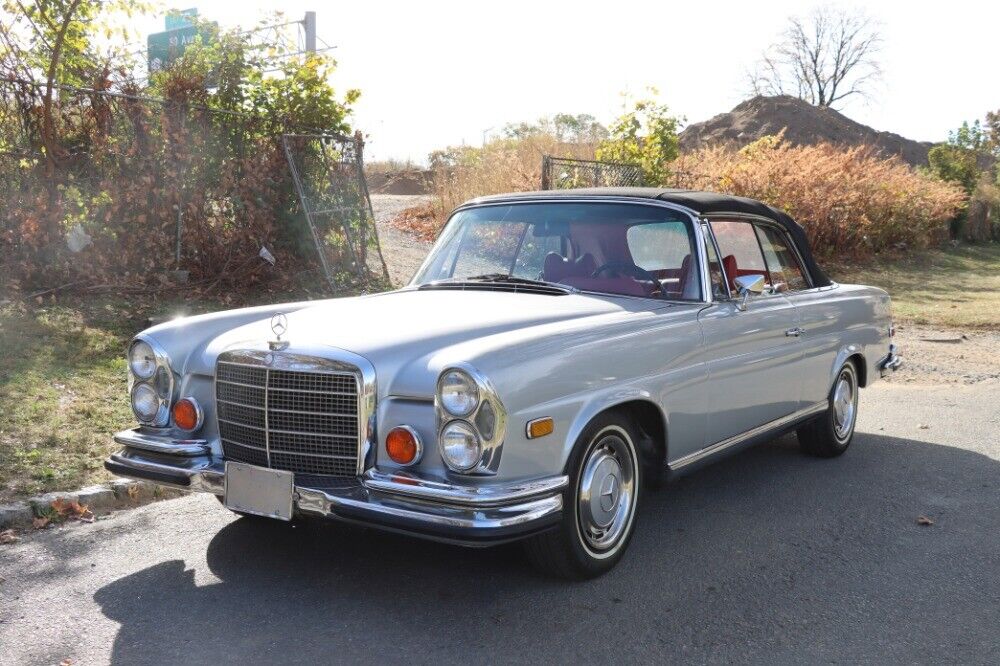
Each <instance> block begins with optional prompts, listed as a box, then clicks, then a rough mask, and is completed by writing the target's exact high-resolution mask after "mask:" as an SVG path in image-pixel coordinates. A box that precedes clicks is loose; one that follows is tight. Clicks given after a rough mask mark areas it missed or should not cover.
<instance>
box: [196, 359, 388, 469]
mask: <svg viewBox="0 0 1000 666" xmlns="http://www.w3.org/2000/svg"><path fill="white" fill-rule="evenodd" d="M223 357H225V358H223ZM230 359H237V360H236V361H235V362H234V361H233V360H230ZM220 361H222V362H225V363H230V364H233V365H246V366H248V367H253V368H264V369H267V370H290V371H296V372H316V373H324V372H327V373H351V374H353V375H354V376H355V377H356V379H357V382H358V409H357V414H358V416H357V419H358V463H357V475H358V476H361V475H362V474H364V473H365V472H366V471H367V470H368V469H370V468H372V467H374V466H375V455H376V450H377V448H378V432H377V428H376V426H377V424H376V416H377V414H376V408H377V402H376V398H377V393H376V389H377V384H376V377H375V366H373V365H372V364H371V363H370V362H369V361H368V359H366V358H365V357H363V356H360V355H358V354H354V353H352V352H349V351H347V350H344V349H332V350H331V352H330V353H329V355H328V356H312V355H309V354H299V353H294V352H285V351H269V350H263V349H246V348H236V349H227V350H225V351H223V352H222V353H220V354H219V355H218V356H217V357H216V359H215V367H216V370H215V372H214V374H213V376H212V395H213V398H214V397H215V396H218V395H219V391H218V376H219V373H218V370H217V368H218V364H219V362H220ZM265 414H266V411H265ZM215 419H216V424H215V426H216V429H217V430H218V428H219V424H218V419H219V410H218V409H216V410H215ZM266 427H267V426H266V425H265V428H266ZM265 432H266V431H265ZM268 465H270V451H268Z"/></svg>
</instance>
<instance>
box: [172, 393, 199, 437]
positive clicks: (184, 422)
mask: <svg viewBox="0 0 1000 666" xmlns="http://www.w3.org/2000/svg"><path fill="white" fill-rule="evenodd" d="M171 414H172V416H173V417H174V425H175V426H177V427H178V428H180V429H181V430H197V429H198V428H199V427H200V426H201V409H200V408H199V407H198V403H197V402H195V401H194V398H181V399H180V400H178V401H177V402H176V403H174V408H173V411H172V412H171Z"/></svg>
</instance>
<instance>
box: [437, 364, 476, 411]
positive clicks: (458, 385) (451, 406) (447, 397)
mask: <svg viewBox="0 0 1000 666" xmlns="http://www.w3.org/2000/svg"><path fill="white" fill-rule="evenodd" d="M437 395H438V399H439V400H440V401H441V408H442V409H444V410H445V411H446V412H448V413H449V414H451V415H452V416H454V417H455V418H465V417H467V416H469V415H470V414H472V412H474V411H475V410H476V409H477V408H478V407H479V386H478V385H477V384H476V380H475V379H473V378H472V377H471V376H470V375H469V373H468V372H465V371H464V370H460V369H458V368H452V369H451V370H448V371H446V372H442V373H441V376H440V377H438V384H437ZM461 403H464V404H466V405H467V406H466V407H464V408H463V407H462V406H461Z"/></svg>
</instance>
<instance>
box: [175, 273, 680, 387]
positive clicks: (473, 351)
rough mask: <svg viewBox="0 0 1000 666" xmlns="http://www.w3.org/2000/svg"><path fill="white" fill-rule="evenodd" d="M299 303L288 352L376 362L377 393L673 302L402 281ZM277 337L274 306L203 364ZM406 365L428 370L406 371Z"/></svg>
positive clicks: (211, 349) (224, 340) (221, 340)
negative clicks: (338, 352)
mask: <svg viewBox="0 0 1000 666" xmlns="http://www.w3.org/2000/svg"><path fill="white" fill-rule="evenodd" d="M297 307H300V308H301V309H298V310H295V311H292V312H289V313H288V314H287V315H286V316H287V320H288V328H287V332H286V333H285V334H284V335H283V337H282V339H283V340H286V341H288V343H289V347H288V351H289V352H297V353H305V354H314V355H319V356H323V355H324V354H325V353H331V352H332V351H333V350H335V349H343V350H347V351H350V352H353V353H355V354H359V355H361V356H364V357H365V358H366V359H368V360H369V361H370V362H371V363H372V364H373V365H374V366H375V368H376V374H377V376H378V379H379V383H380V386H379V393H383V394H384V393H387V392H393V393H396V394H399V395H406V394H410V392H411V391H418V392H419V394H421V395H422V394H423V393H425V392H426V391H427V390H428V387H427V386H426V384H427V381H426V376H429V375H433V376H434V377H435V378H436V375H437V372H438V371H439V370H440V369H441V368H442V367H443V366H444V365H446V364H447V363H454V362H458V361H468V362H473V363H475V359H476V358H477V357H480V356H482V355H484V354H487V353H489V352H490V351H495V350H497V349H499V348H505V349H507V348H509V347H510V346H512V345H516V344H517V343H518V342H524V341H528V340H537V339H538V337H540V336H545V337H549V336H558V335H559V334H561V333H567V332H569V331H570V330H588V331H592V330H593V329H594V328H595V327H603V326H609V325H614V324H616V323H621V322H622V321H623V320H625V319H628V318H630V317H633V316H636V315H638V314H640V313H643V312H646V313H649V312H651V311H656V310H662V309H663V308H669V307H671V305H670V304H669V303H658V302H656V301H652V300H649V299H635V298H618V297H611V296H608V297H605V296H595V295H589V294H568V295H565V296H551V295H538V294H524V293H511V292H495V291H485V290H467V291H452V290H419V289H404V290H400V291H395V292H388V293H384V294H376V295H372V296H361V297H355V298H341V299H334V300H329V301H320V302H317V303H316V304H314V305H310V304H304V306H303V304H297ZM677 307H681V308H685V307H686V306H677ZM278 309H279V310H280V308H278ZM274 339H275V334H274V333H273V332H272V330H271V316H270V314H269V313H268V316H266V317H262V318H260V319H257V320H255V321H252V322H250V323H246V324H243V325H240V326H236V327H234V328H231V329H230V330H227V331H225V332H223V333H221V334H219V335H218V336H217V337H215V338H214V339H213V340H211V342H210V343H209V344H207V345H206V347H205V349H204V354H202V355H201V358H200V359H199V360H200V363H197V365H200V366H202V368H201V369H202V370H208V372H209V373H210V372H211V370H210V368H212V367H214V362H215V359H216V358H217V356H218V354H220V353H222V352H223V351H227V350H231V349H240V348H260V347H262V346H264V345H266V342H267V341H269V340H274ZM414 366H416V367H414ZM408 367H409V368H413V369H414V370H421V369H422V371H421V372H410V373H404V372H402V370H404V369H405V368H408ZM192 369H193V368H192ZM420 375H422V376H420ZM404 376H406V377H409V378H410V379H411V380H415V384H414V382H413V381H407V380H406V379H405V378H404ZM393 384H394V385H393Z"/></svg>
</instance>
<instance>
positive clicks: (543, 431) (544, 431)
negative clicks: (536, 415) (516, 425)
mask: <svg viewBox="0 0 1000 666" xmlns="http://www.w3.org/2000/svg"><path fill="white" fill-rule="evenodd" d="M555 428H556V426H555V423H554V422H553V420H552V417H551V416H546V417H545V418H543V419H535V420H534V421H529V422H528V428H527V430H528V439H535V438H536V437H544V436H545V435H551V434H552V431H553V430H555Z"/></svg>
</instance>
